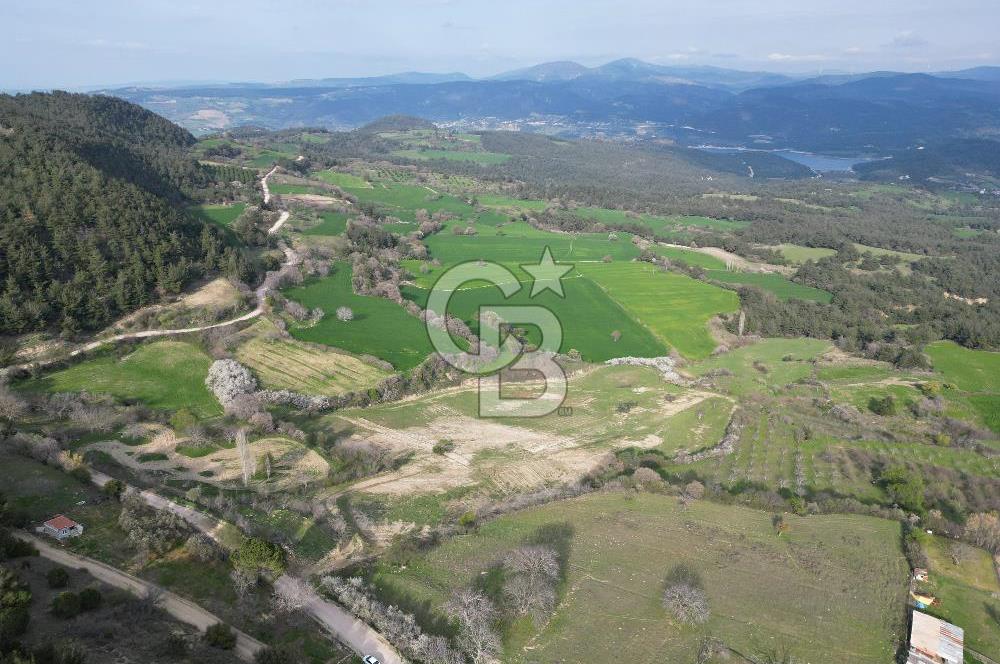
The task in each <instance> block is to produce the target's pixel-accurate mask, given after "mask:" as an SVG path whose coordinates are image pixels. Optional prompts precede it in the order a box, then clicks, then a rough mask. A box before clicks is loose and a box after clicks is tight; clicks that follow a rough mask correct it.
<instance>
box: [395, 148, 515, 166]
mask: <svg viewBox="0 0 1000 664" xmlns="http://www.w3.org/2000/svg"><path fill="white" fill-rule="evenodd" d="M392 154H393V155H395V156H397V157H402V158H403V159H415V160H417V161H427V160H431V159H447V160H448V161H467V162H471V163H474V164H483V165H485V166H491V165H493V164H502V163H504V162H505V161H508V160H509V159H510V158H511V157H510V155H509V154H501V153H499V152H469V151H466V150H396V151H394V152H393V153H392Z"/></svg>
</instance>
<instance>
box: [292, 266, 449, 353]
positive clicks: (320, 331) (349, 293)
mask: <svg viewBox="0 0 1000 664" xmlns="http://www.w3.org/2000/svg"><path fill="white" fill-rule="evenodd" d="M284 294H285V295H286V296H287V297H289V298H291V299H293V300H295V301H297V302H300V303H302V304H303V305H305V306H306V307H308V308H310V309H312V308H314V307H320V308H322V309H323V311H324V312H326V315H325V316H324V317H323V320H321V321H319V322H318V323H316V324H314V325H311V326H304V327H292V328H291V329H290V332H291V333H292V336H294V337H295V338H297V339H302V340H303V341H313V342H316V343H321V344H326V345H327V346H334V347H337V348H342V349H344V350H346V351H349V352H352V353H358V354H366V355H374V356H375V357H379V358H381V359H383V360H386V361H387V362H390V363H391V364H392V365H393V366H394V367H396V368H397V369H403V370H405V369H410V368H412V367H415V366H417V365H418V364H420V362H422V361H423V359H424V358H425V357H427V355H428V354H429V353H430V351H431V345H430V340H429V339H428V338H427V330H426V329H425V328H424V325H423V323H422V322H421V321H420V320H419V319H417V318H415V317H413V316H411V315H409V314H408V313H406V312H405V311H404V310H403V308H402V307H401V306H399V305H398V304H396V303H395V302H392V301H390V300H386V299H384V298H379V297H365V296H363V295H355V293H354V290H353V288H352V286H351V268H350V266H349V265H347V264H345V263H338V264H337V266H336V269H335V271H334V272H333V273H332V274H330V276H328V277H324V278H322V279H314V280H312V281H310V282H307V283H306V284H305V285H303V286H299V287H297V288H291V289H288V290H286V291H285V292H284ZM341 306H345V307H350V308H351V309H352V310H353V311H354V320H352V321H339V320H337V317H336V315H335V311H336V309H337V307H341Z"/></svg>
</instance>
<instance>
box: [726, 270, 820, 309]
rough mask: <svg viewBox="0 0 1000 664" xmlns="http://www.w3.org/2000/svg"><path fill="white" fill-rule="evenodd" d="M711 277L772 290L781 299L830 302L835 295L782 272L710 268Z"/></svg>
mask: <svg viewBox="0 0 1000 664" xmlns="http://www.w3.org/2000/svg"><path fill="white" fill-rule="evenodd" d="M708 278H709V279H716V280H718V281H724V282H726V283H730V284H739V285H745V286H756V287H757V288H760V289H762V290H766V291H770V292H771V293H774V294H775V296H777V297H778V299H779V300H792V299H796V300H812V301H814V302H829V301H830V300H832V299H833V295H831V294H830V293H828V292H827V291H825V290H822V289H819V288H813V287H812V286H805V285H803V284H797V283H795V282H794V281H792V280H790V279H788V278H787V277H785V276H782V275H780V274H764V273H761V272H727V271H726V270H709V271H708Z"/></svg>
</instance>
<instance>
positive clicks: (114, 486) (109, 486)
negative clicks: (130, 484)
mask: <svg viewBox="0 0 1000 664" xmlns="http://www.w3.org/2000/svg"><path fill="white" fill-rule="evenodd" d="M101 491H103V492H104V494H105V495H107V496H111V497H112V498H114V499H115V500H120V499H121V497H122V494H123V493H125V483H124V482H122V481H121V480H108V481H107V482H105V483H104V486H103V487H101Z"/></svg>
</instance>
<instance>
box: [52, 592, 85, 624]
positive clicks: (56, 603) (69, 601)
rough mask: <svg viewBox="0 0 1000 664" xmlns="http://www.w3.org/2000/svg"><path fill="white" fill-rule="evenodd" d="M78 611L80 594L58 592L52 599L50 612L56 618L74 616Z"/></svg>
mask: <svg viewBox="0 0 1000 664" xmlns="http://www.w3.org/2000/svg"><path fill="white" fill-rule="evenodd" d="M79 613H80V596H79V595H77V594H76V593H73V592H65V593H59V594H58V595H56V597H55V598H54V599H53V600H52V614H53V615H54V616H56V617H58V618H63V619H66V620H68V619H70V618H75V617H76V616H77V615H79Z"/></svg>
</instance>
